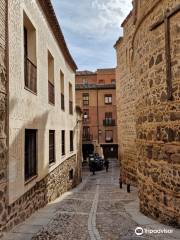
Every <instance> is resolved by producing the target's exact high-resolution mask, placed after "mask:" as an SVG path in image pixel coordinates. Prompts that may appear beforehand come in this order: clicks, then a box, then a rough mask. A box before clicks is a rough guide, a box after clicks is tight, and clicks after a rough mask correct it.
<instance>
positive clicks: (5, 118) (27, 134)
mask: <svg viewBox="0 0 180 240" xmlns="http://www.w3.org/2000/svg"><path fill="white" fill-rule="evenodd" d="M0 13H1V18H0V30H1V36H0V88H1V91H0V111H1V119H0V131H1V132H0V134H1V137H0V155H1V172H0V230H3V229H5V228H6V229H9V228H11V227H13V226H14V225H15V224H18V223H20V222H21V221H23V220H25V219H26V218H27V217H29V216H30V215H31V213H32V212H34V211H35V210H37V209H38V208H40V207H43V206H44V205H45V204H47V203H48V202H49V201H51V200H54V199H55V198H56V197H58V196H60V195H61V194H62V193H64V192H66V191H67V190H68V189H70V188H72V187H73V186H74V185H75V184H77V183H78V182H79V180H80V178H81V176H80V171H79V169H78V166H80V163H79V162H78V161H77V151H78V149H77V145H76V142H77V141H76V140H77V139H76V138H77V132H78V129H77V127H78V124H77V116H76V112H75V71H76V68H77V67H76V64H75V62H74V60H73V58H72V57H71V55H70V53H69V50H68V48H67V45H66V42H65V39H64V36H63V34H62V31H61V28H60V26H59V24H58V21H57V18H56V16H55V13H54V10H53V7H52V4H51V1H50V0H38V1H26V0H21V1H5V0H2V1H0ZM7 15H8V18H7ZM7 49H8V51H7ZM6 138H7V141H6ZM77 177H78V178H79V179H77Z"/></svg>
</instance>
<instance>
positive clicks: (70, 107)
mask: <svg viewBox="0 0 180 240" xmlns="http://www.w3.org/2000/svg"><path fill="white" fill-rule="evenodd" d="M69 114H73V102H72V101H69Z"/></svg>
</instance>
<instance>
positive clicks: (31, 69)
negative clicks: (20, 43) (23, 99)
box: [23, 13, 37, 93]
mask: <svg viewBox="0 0 180 240" xmlns="http://www.w3.org/2000/svg"><path fill="white" fill-rule="evenodd" d="M23 18H24V20H23V21H24V83H25V88H26V89H28V90H30V91H31V92H33V93H37V67H36V61H37V60H36V29H35V28H34V26H33V25H32V23H31V21H30V19H29V18H28V17H27V15H26V14H25V13H24V16H23Z"/></svg>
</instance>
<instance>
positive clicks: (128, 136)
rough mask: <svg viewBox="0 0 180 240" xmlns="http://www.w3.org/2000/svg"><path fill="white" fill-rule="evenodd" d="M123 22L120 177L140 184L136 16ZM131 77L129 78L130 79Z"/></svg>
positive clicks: (119, 83)
mask: <svg viewBox="0 0 180 240" xmlns="http://www.w3.org/2000/svg"><path fill="white" fill-rule="evenodd" d="M128 18H129V20H128V21H126V22H124V25H125V26H126V27H125V28H124V38H123V39H122V38H121V39H119V43H118V48H117V68H116V96H117V97H116V101H117V126H118V143H119V160H120V164H121V170H120V177H121V178H122V180H123V182H124V183H126V182H129V183H130V184H131V185H137V177H136V169H137V156H136V145H135V140H136V122H135V111H136V109H135V99H136V91H135V79H134V76H133V73H132V71H131V58H132V49H131V45H132V38H131V35H132V32H133V31H134V25H133V20H134V18H133V15H132V13H130V15H129V17H128ZM127 79H128V81H127Z"/></svg>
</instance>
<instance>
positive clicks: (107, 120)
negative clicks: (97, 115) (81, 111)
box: [103, 118, 116, 127]
mask: <svg viewBox="0 0 180 240" xmlns="http://www.w3.org/2000/svg"><path fill="white" fill-rule="evenodd" d="M103 125H104V126H105V127H108V126H115V125H116V123H115V119H112V118H105V119H104V120H103Z"/></svg>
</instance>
